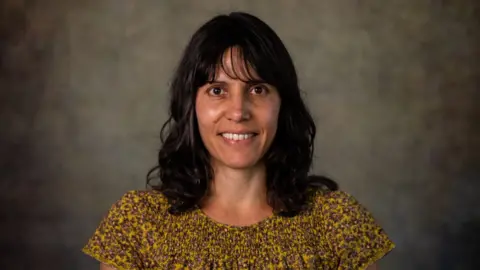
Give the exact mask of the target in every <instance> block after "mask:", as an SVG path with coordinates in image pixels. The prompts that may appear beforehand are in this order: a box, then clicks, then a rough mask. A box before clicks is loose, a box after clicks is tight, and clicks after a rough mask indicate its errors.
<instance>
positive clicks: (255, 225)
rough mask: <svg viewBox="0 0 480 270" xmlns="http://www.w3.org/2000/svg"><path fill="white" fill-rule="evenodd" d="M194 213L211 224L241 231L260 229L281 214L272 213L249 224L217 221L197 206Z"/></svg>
mask: <svg viewBox="0 0 480 270" xmlns="http://www.w3.org/2000/svg"><path fill="white" fill-rule="evenodd" d="M193 214H194V215H197V216H198V217H200V218H201V219H203V220H205V222H207V223H209V224H212V225H213V226H216V227H219V228H221V229H226V230H241V231H245V230H252V229H258V228H260V227H264V226H266V225H267V224H269V223H271V222H274V221H275V220H276V219H278V218H279V217H280V216H278V215H277V214H275V213H273V214H271V215H270V216H268V217H266V218H264V219H262V220H260V221H258V222H256V223H252V224H249V225H232V224H227V223H223V222H220V221H217V220H215V219H213V218H212V217H210V216H209V215H207V214H206V213H205V212H204V211H203V210H202V209H201V208H199V207H197V208H196V209H195V210H194V213H193Z"/></svg>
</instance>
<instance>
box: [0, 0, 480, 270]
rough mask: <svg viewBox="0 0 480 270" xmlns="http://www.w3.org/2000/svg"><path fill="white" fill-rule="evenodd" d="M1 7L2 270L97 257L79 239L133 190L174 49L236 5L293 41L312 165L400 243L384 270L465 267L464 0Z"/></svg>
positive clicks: (473, 53)
mask: <svg viewBox="0 0 480 270" xmlns="http://www.w3.org/2000/svg"><path fill="white" fill-rule="evenodd" d="M0 6H1V10H0V38H1V40H0V57H1V66H0V68H1V69H0V90H1V91H0V106H1V107H0V121H1V122H0V154H1V156H0V162H1V163H0V169H1V173H0V178H1V181H0V184H1V189H0V192H1V195H0V197H1V203H2V204H1V212H0V214H1V216H0V217H1V224H0V226H1V230H0V245H1V252H0V256H1V260H0V262H1V263H0V268H1V269H96V268H97V267H98V266H97V264H96V262H94V261H93V260H91V259H89V258H88V257H86V256H84V255H82V254H81V253H80V248H81V247H82V245H83V244H84V243H85V242H86V240H87V238H88V237H89V236H90V235H91V234H92V232H93V231H94V229H95V227H96V226H97V224H98V222H99V221H100V219H101V218H102V216H103V215H104V214H105V212H106V211H107V210H108V208H109V207H110V205H111V204H112V203H113V202H114V201H115V200H117V199H118V198H119V197H120V196H121V195H122V194H123V193H124V192H126V191H127V190H130V189H141V188H144V187H145V174H146V172H147V170H148V169H149V168H150V167H151V166H153V165H154V163H155V157H156V151H157V149H158V148H159V139H158V133H159V129H160V126H161V124H162V122H163V121H164V120H165V119H166V110H167V100H166V98H167V88H168V83H169V78H170V77H171V74H172V71H173V69H174V66H175V64H176V62H177V60H178V59H179V57H180V53H181V50H182V49H183V47H184V46H185V44H186V42H187V41H188V39H189V37H190V35H191V34H192V33H193V31H194V30H195V29H196V28H197V27H198V26H199V25H200V24H201V23H202V22H204V21H205V20H207V19H209V18H210V17H211V16H213V15H216V14H218V13H221V12H228V11H232V10H245V11H250V12H253V13H254V14H256V15H258V16H259V17H261V18H263V19H264V20H265V21H266V22H267V23H269V24H270V25H271V26H272V27H273V28H274V29H276V31H277V32H278V34H279V35H280V37H281V38H282V39H283V40H284V41H285V43H286V45H287V47H288V48H289V50H290V51H291V53H292V55H293V57H294V61H295V63H296V65H297V67H298V71H299V75H300V78H301V86H302V88H303V89H304V90H305V92H306V98H307V101H308V104H309V106H310V108H311V110H312V112H313V114H314V116H315V119H316V123H317V124H318V133H319V135H318V139H317V148H316V155H317V158H316V160H315V167H314V171H315V172H317V173H326V174H327V175H329V176H331V177H333V178H334V179H336V180H337V181H338V182H339V183H340V185H341V187H342V188H343V189H344V190H346V191H347V192H350V193H351V194H353V195H354V196H356V197H357V198H358V199H359V200H360V201H361V202H362V203H363V204H364V205H366V206H367V207H368V208H369V209H370V210H371V211H372V212H373V214H374V215H375V216H376V217H377V219H378V221H379V222H380V223H381V224H382V225H383V227H384V228H385V229H386V231H387V232H388V233H389V234H390V235H391V237H392V238H393V240H394V241H395V242H396V244H397V248H396V249H395V251H394V252H392V253H391V254H390V255H389V256H388V257H386V258H385V259H384V260H382V262H381V264H380V265H381V269H419V270H420V269H473V264H474V263H476V262H477V263H478V259H477V258H476V257H474V256H473V255H474V254H477V257H478V253H479V252H480V251H478V250H475V249H476V248H478V243H479V242H480V241H479V231H480V213H479V209H480V205H479V201H478V199H477V198H478V196H479V195H478V193H479V191H480V184H479V177H480V164H479V161H480V128H479V123H478V122H479V121H480V120H479V119H480V117H479V113H480V108H479V106H480V104H479V101H480V93H479V92H480V90H479V81H480V79H479V75H480V74H479V71H480V64H479V61H480V53H479V48H480V34H479V31H480V30H479V21H480V19H479V16H480V13H479V4H477V1H475V0H471V1H468V0H464V1H426V0H388V1H387V0H384V1H345V0H340V1H326V0H325V1H318V0H317V1H315V0H311V1H289V0H283V1H248V0H244V1H231V2H227V1H221V0H210V1H193V0H191V1H153V0H148V1H147V0H144V1H133V0H97V1H93V0H90V1H73V0H71V1H70V0H42V1H39V0H38V1H26V0H25V1H21V0H8V1H7V0H3V1H1V4H0ZM475 260H476V261H475ZM478 269H480V268H478Z"/></svg>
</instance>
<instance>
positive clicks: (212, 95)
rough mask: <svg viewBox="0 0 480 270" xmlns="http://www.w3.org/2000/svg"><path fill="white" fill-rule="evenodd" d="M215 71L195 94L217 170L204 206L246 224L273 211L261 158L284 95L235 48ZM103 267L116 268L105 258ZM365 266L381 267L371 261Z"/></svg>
mask: <svg viewBox="0 0 480 270" xmlns="http://www.w3.org/2000/svg"><path fill="white" fill-rule="evenodd" d="M232 74H236V75H237V76H231V75H232ZM247 74H251V75H253V77H254V78H253V80H247V78H249V77H250V76H246V75H247ZM216 75H217V76H216V78H214V81H213V82H211V83H207V84H205V85H203V86H202V87H200V88H199V89H198V92H197V97H196V115H197V119H198V128H199V131H200V136H201V137H202V141H203V143H204V145H205V147H206V148H207V150H208V152H209V153H210V155H211V164H212V167H213V170H214V172H215V173H214V175H215V177H214V179H212V181H211V186H210V192H209V196H208V197H207V198H206V199H205V200H204V201H203V202H202V207H201V208H202V211H203V212H204V213H205V214H206V215H207V216H209V217H210V218H212V219H213V220H215V221H217V222H221V223H225V224H230V225H234V226H248V225H251V224H254V223H257V222H259V221H261V220H263V219H265V218H268V217H269V216H271V215H272V214H273V212H272V209H271V207H270V206H269V205H268V203H267V198H266V193H267V190H266V168H265V165H264V163H263V161H262V158H263V156H264V155H265V153H266V152H267V150H268V148H269V147H270V145H271V144H272V141H273V139H274V138H275V133H276V131H277V123H278V115H279V111H280V105H281V100H280V96H279V94H278V92H277V90H276V89H275V87H273V86H272V85H269V84H267V83H265V82H262V81H261V79H260V78H259V77H258V76H257V75H256V73H255V71H254V70H253V69H251V68H250V67H248V66H245V65H244V63H243V60H242V58H241V54H240V52H239V51H238V50H237V49H235V48H232V49H230V50H228V51H227V52H226V53H225V55H224V58H223V68H219V69H218V70H217V73H216ZM238 77H240V78H238ZM224 132H232V133H237V132H241V133H243V132H253V133H255V134H256V136H254V137H253V138H251V139H249V140H246V141H242V142H236V143H235V142H232V141H229V140H226V139H225V138H224V137H222V136H221V135H220V134H221V133H224ZM252 209H255V210H253V211H252ZM100 269H101V270H111V269H114V268H111V267H109V266H107V265H104V264H101V266H100ZM367 270H378V268H377V267H376V265H371V266H369V267H368V268H367Z"/></svg>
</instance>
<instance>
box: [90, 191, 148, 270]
mask: <svg viewBox="0 0 480 270" xmlns="http://www.w3.org/2000/svg"><path fill="white" fill-rule="evenodd" d="M135 194H136V193H135V192H134V191H131V192H128V193H126V194H125V195H124V196H123V197H122V198H121V199H120V200H119V201H117V202H116V203H115V204H114V205H113V206H112V207H111V209H110V211H109V212H108V214H107V215H106V216H105V218H104V219H103V220H102V221H101V223H100V225H99V226H98V228H97V230H96V231H95V232H94V234H93V236H92V237H91V238H90V239H89V241H88V243H87V244H86V246H85V247H84V248H83V249H82V251H83V252H84V253H85V254H87V255H89V256H91V257H93V258H95V259H97V260H98V261H100V262H102V263H104V264H107V265H109V266H111V267H114V268H116V269H129V270H130V269H141V260H140V256H139V247H138V242H137V241H136V240H135V237H137V235H138V234H137V233H136V232H135V229H136V226H135V216H136V212H135V209H137V208H136V207H135V200H136V199H138V198H136V195H135Z"/></svg>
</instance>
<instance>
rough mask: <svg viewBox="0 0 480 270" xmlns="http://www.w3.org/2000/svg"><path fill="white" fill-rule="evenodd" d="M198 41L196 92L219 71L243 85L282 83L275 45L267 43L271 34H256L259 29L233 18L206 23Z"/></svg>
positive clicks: (274, 84) (216, 75)
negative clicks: (249, 83)
mask: <svg viewBox="0 0 480 270" xmlns="http://www.w3.org/2000/svg"><path fill="white" fill-rule="evenodd" d="M257 31H259V30H257ZM197 38H198V39H199V40H198V41H199V43H197V46H196V48H195V49H196V52H197V54H196V55H197V57H198V58H197V59H196V63H195V68H194V74H193V79H194V82H195V85H194V87H195V89H197V88H198V87H200V86H202V85H205V84H206V83H209V82H212V81H214V80H215V79H216V78H217V77H218V73H219V72H220V71H223V72H225V74H226V75H227V76H228V77H230V78H232V79H237V80H241V81H244V82H251V81H263V82H266V83H268V84H271V85H273V86H277V85H279V84H280V82H278V80H279V79H280V78H281V75H280V76H279V74H281V71H280V68H281V64H280V63H278V61H277V60H276V59H278V58H277V57H275V56H276V55H278V53H275V48H274V46H273V44H272V42H268V40H267V38H268V34H266V33H263V32H256V28H254V27H249V26H248V25H245V22H242V21H236V20H232V18H231V17H230V18H228V20H226V21H223V22H221V21H218V20H217V21H212V22H210V24H209V23H207V24H206V25H204V28H203V29H201V30H200V31H199V36H198V37H197Z"/></svg>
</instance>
